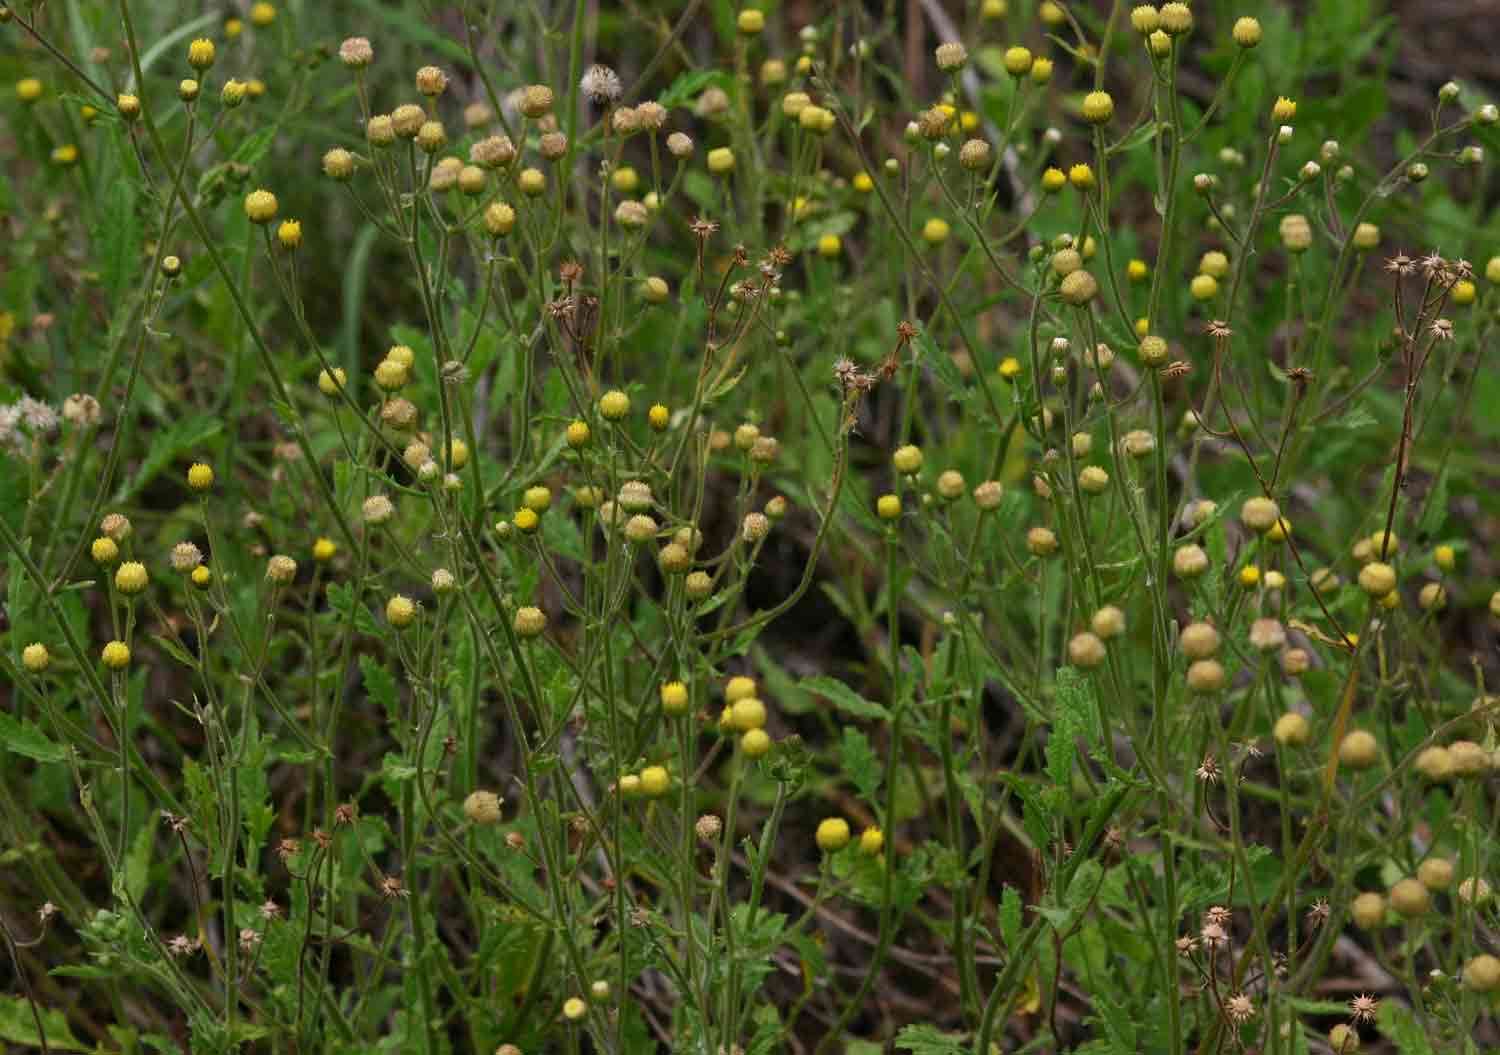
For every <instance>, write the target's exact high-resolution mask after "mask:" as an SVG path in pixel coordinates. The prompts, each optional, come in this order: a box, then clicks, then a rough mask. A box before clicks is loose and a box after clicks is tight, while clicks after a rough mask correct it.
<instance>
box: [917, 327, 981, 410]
mask: <svg viewBox="0 0 1500 1055" xmlns="http://www.w3.org/2000/svg"><path fill="white" fill-rule="evenodd" d="M916 340H917V345H918V347H920V348H921V349H922V360H923V362H924V363H925V364H926V366H927V368H928V369H929V370H931V371H932V373H933V375H934V376H935V377H936V378H937V379H938V384H939V385H941V386H942V388H943V391H945V392H946V393H947V394H948V396H949V398H951V399H953V400H955V401H956V400H961V399H963V398H964V394H965V391H966V390H967V389H968V387H969V386H968V385H966V384H964V376H963V374H961V373H959V372H958V366H957V364H955V363H954V362H953V357H952V356H950V355H947V354H946V353H944V352H943V350H942V349H940V348H939V347H938V346H937V343H936V342H935V341H933V339H932V337H931V336H929V335H928V333H927V331H926V330H923V331H922V332H921V333H919V334H917V338H916ZM975 368H976V369H978V368H979V364H978V363H976V364H975Z"/></svg>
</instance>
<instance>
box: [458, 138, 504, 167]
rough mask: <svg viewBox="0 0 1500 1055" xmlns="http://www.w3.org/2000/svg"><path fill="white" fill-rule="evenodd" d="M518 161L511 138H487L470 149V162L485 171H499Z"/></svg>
mask: <svg viewBox="0 0 1500 1055" xmlns="http://www.w3.org/2000/svg"><path fill="white" fill-rule="evenodd" d="M515 159H516V145H515V144H514V143H512V142H511V141H510V136H487V137H485V138H484V139H481V140H480V141H479V142H477V143H475V144H474V145H473V146H471V147H470V148H469V160H470V161H472V162H473V163H474V164H476V165H478V166H479V167H480V168H483V169H497V168H501V167H503V166H505V165H509V164H510V163H511V162H512V161H514V160H515Z"/></svg>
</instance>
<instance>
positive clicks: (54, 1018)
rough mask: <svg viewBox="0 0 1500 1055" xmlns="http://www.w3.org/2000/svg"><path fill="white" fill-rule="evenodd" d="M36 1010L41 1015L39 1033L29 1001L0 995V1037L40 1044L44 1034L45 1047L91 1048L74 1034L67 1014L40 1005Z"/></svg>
mask: <svg viewBox="0 0 1500 1055" xmlns="http://www.w3.org/2000/svg"><path fill="white" fill-rule="evenodd" d="M36 1010H37V1013H38V1014H40V1016H41V1019H42V1035H38V1032H37V1028H36V1027H37V1015H35V1014H33V1013H32V1010H31V1003H30V1002H29V1001H27V1000H26V999H25V998H24V997H19V996H0V1040H4V1041H8V1042H9V1043H11V1044H24V1045H26V1046H27V1047H30V1048H40V1047H41V1046H42V1044H41V1042H42V1039H43V1036H45V1038H46V1041H47V1047H48V1048H50V1049H51V1050H53V1051H90V1050H92V1049H90V1048H89V1046H88V1045H87V1044H84V1043H83V1042H82V1041H80V1040H79V1039H78V1038H77V1037H75V1036H73V1031H72V1030H71V1029H69V1028H68V1019H67V1016H66V1015H64V1014H63V1013H62V1012H61V1011H57V1010H55V1009H53V1008H47V1007H42V1006H41V1005H38V1006H37V1009H36Z"/></svg>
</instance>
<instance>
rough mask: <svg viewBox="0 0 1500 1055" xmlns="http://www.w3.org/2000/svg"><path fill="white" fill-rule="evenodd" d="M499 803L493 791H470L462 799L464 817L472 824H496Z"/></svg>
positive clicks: (499, 800) (499, 799) (498, 818)
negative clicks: (466, 796)
mask: <svg viewBox="0 0 1500 1055" xmlns="http://www.w3.org/2000/svg"><path fill="white" fill-rule="evenodd" d="M501 801H502V800H501V798H500V796H499V795H496V794H495V793H494V792H493V791H482V790H481V791H471V792H470V793H469V796H468V798H466V799H464V816H465V817H467V818H468V819H469V822H470V823H472V824H495V823H498V822H499V820H500V805H501Z"/></svg>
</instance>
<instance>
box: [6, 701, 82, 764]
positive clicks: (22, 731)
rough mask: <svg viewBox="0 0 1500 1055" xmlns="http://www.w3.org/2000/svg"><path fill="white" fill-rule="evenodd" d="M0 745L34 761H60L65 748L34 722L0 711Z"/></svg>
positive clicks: (65, 755)
mask: <svg viewBox="0 0 1500 1055" xmlns="http://www.w3.org/2000/svg"><path fill="white" fill-rule="evenodd" d="M0 747H4V748H5V749H6V750H7V751H10V752H12V753H13V754H17V755H21V756H22V757H24V758H29V759H31V760H32V761H34V762H61V761H63V759H65V758H67V757H68V751H67V748H65V747H63V746H62V745H61V744H58V743H55V742H54V741H52V740H50V739H49V738H48V737H47V734H46V733H44V732H42V731H41V729H39V728H38V727H37V726H36V724H35V723H34V722H31V721H28V720H27V719H25V718H17V717H16V716H15V715H13V714H6V713H5V712H3V711H0Z"/></svg>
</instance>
